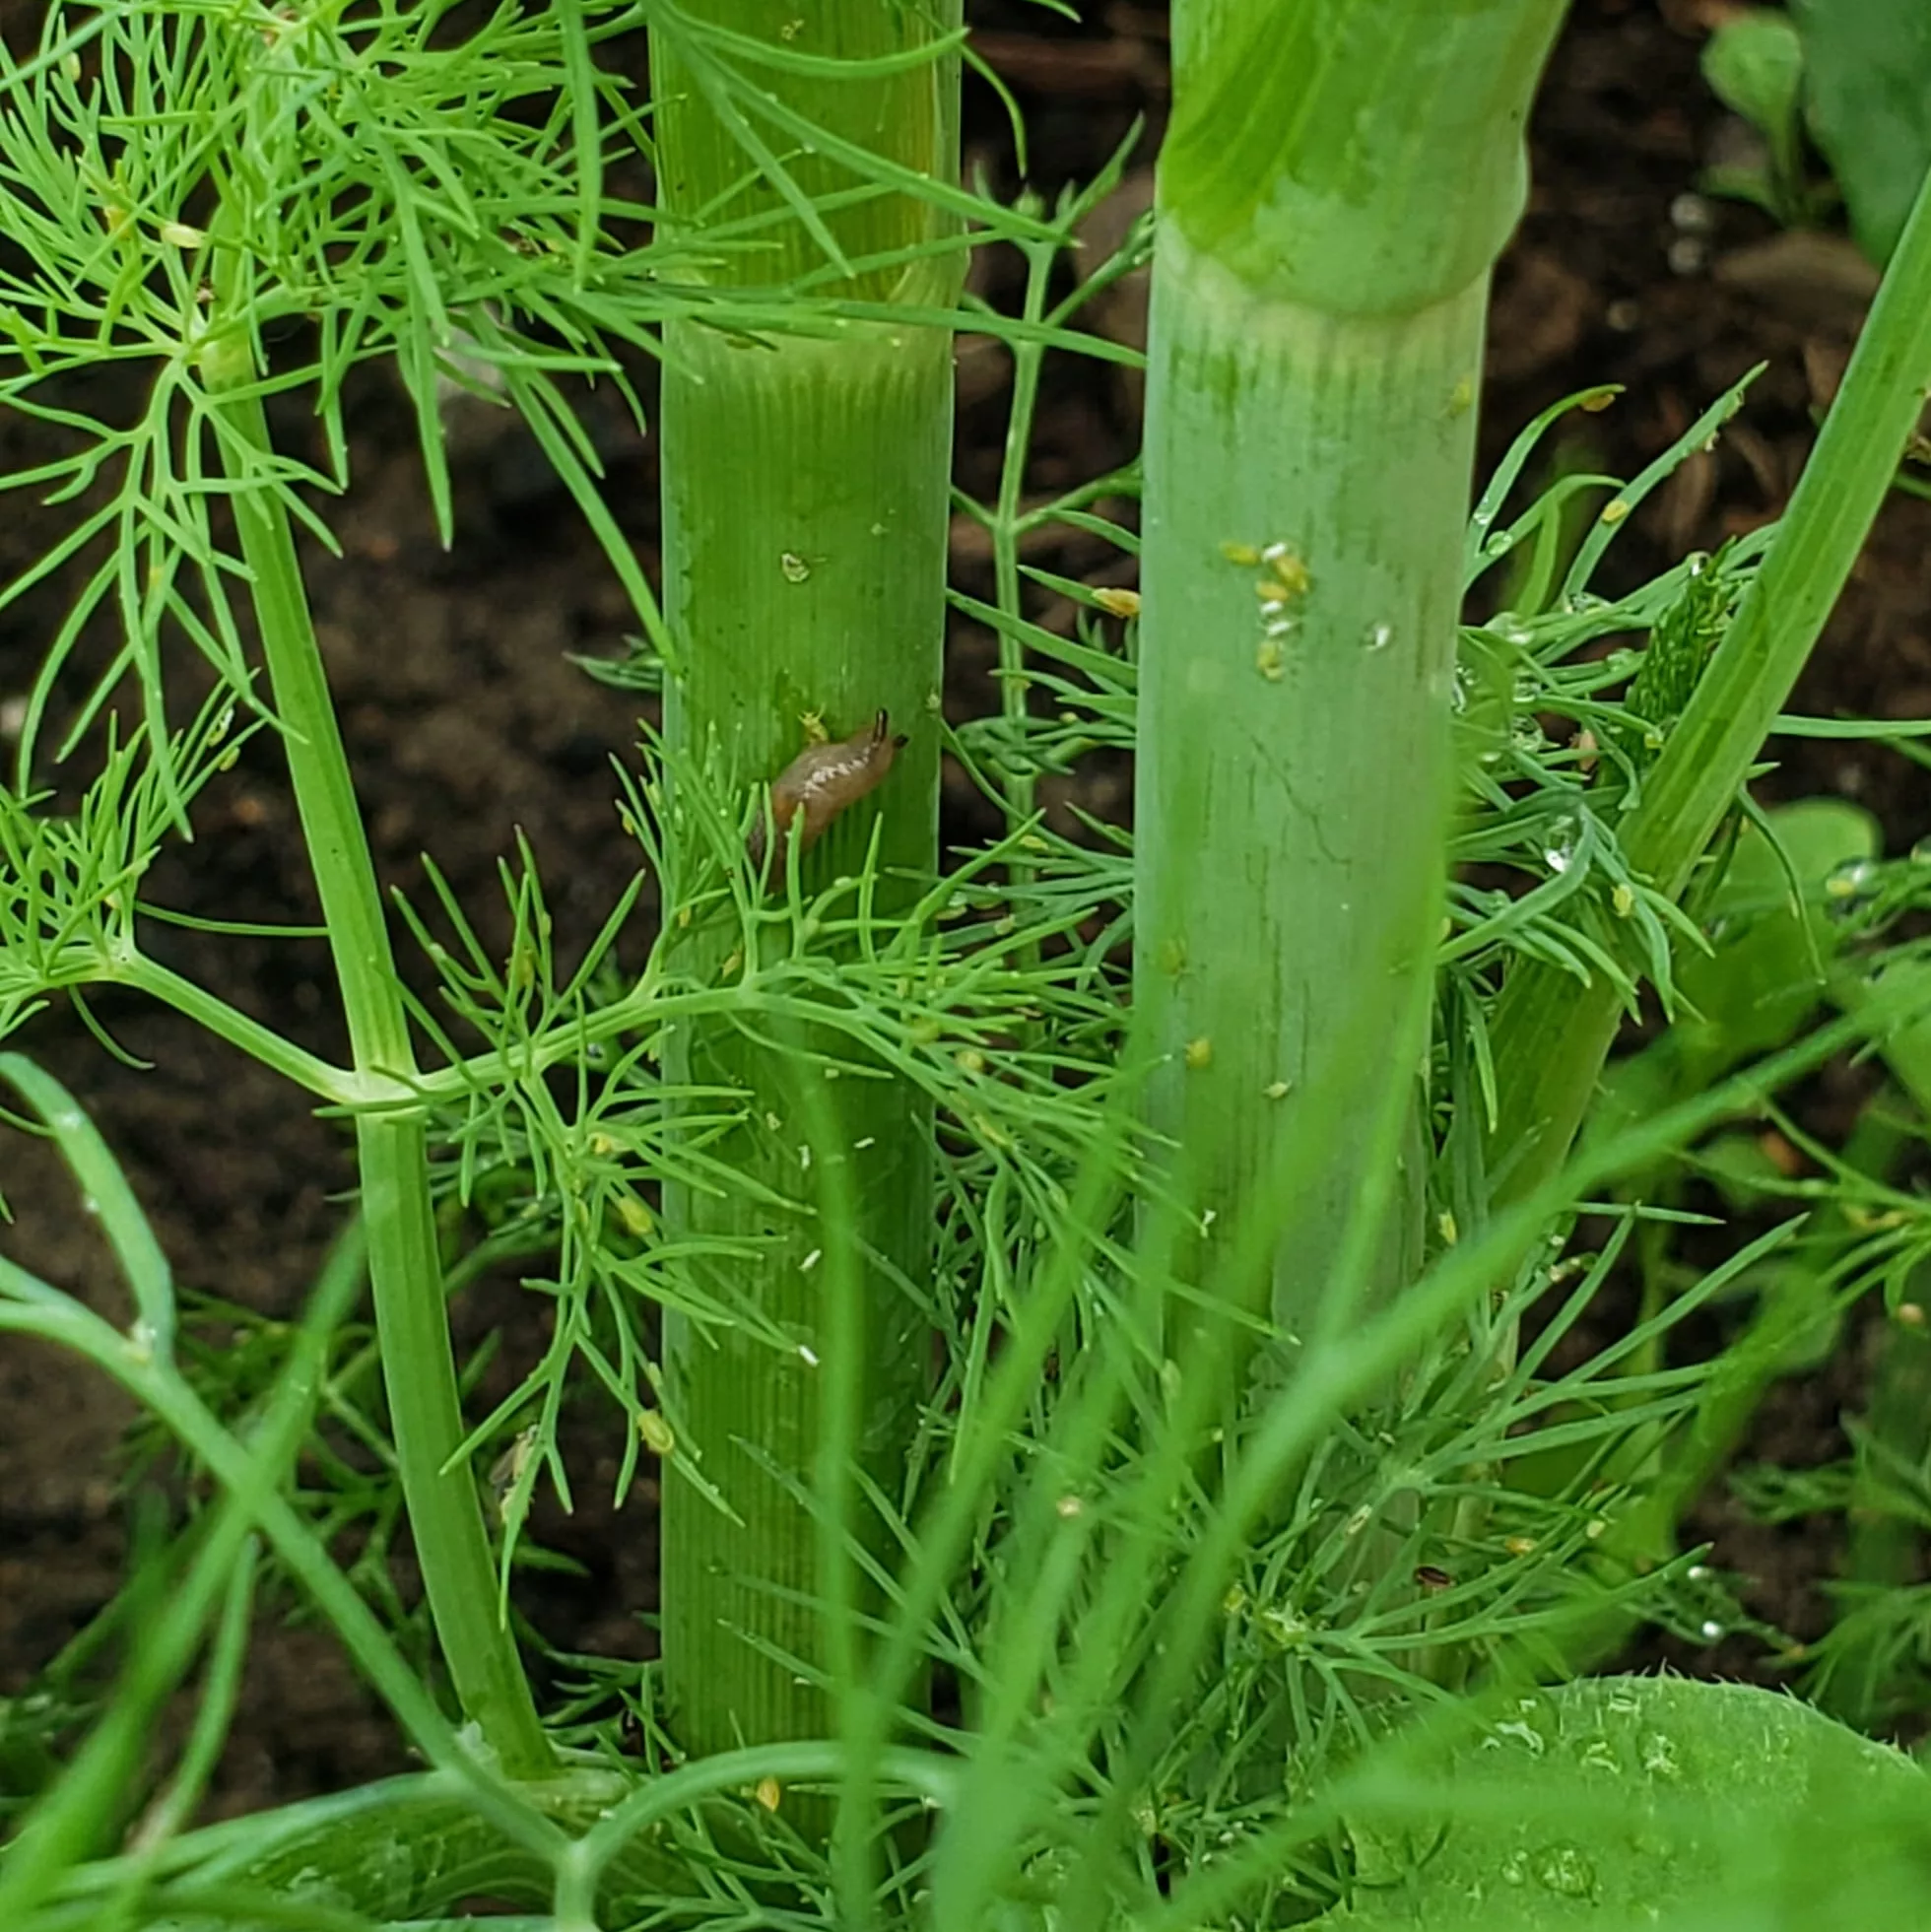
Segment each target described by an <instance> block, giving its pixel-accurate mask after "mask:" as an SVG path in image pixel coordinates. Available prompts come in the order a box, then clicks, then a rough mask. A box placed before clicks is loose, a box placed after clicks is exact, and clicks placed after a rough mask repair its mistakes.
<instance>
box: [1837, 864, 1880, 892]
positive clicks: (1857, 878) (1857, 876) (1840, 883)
mask: <svg viewBox="0 0 1931 1932" xmlns="http://www.w3.org/2000/svg"><path fill="white" fill-rule="evenodd" d="M1877 883H1878V869H1877V867H1876V866H1874V865H1873V864H1872V863H1871V861H1870V860H1869V859H1850V860H1848V861H1846V862H1845V863H1844V864H1842V865H1840V866H1838V867H1837V868H1836V870H1835V871H1834V872H1832V873H1831V876H1830V877H1829V878H1828V879H1826V880H1825V882H1824V891H1825V894H1826V895H1827V897H1829V898H1831V899H1840V900H1841V899H1860V898H1862V897H1863V896H1864V895H1865V894H1867V893H1870V892H1872V891H1874V890H1875V889H1876V886H1877Z"/></svg>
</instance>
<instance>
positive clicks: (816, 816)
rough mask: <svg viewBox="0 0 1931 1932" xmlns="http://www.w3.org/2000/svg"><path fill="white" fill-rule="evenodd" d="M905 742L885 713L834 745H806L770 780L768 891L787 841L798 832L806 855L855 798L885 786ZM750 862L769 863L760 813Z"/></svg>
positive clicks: (778, 871)
mask: <svg viewBox="0 0 1931 1932" xmlns="http://www.w3.org/2000/svg"><path fill="white" fill-rule="evenodd" d="M904 742H905V734H904V733H903V732H902V731H901V732H899V733H898V734H897V735H896V736H895V735H894V734H893V731H892V720H891V718H890V717H889V716H888V715H887V713H885V712H884V711H881V712H879V714H878V715H877V716H876V717H875V718H874V719H873V720H872V722H871V723H870V724H869V725H868V726H867V727H866V728H865V729H864V730H863V731H857V732H854V733H853V734H852V735H851V736H850V737H849V738H840V739H838V740H837V741H836V742H835V743H834V744H830V745H807V746H806V747H805V749H804V750H803V751H801V752H800V753H799V754H798V756H797V757H796V758H794V759H793V760H792V761H791V763H790V764H789V765H787V766H785V767H784V769H783V770H782V771H780V772H779V773H778V774H777V776H776V777H775V778H773V779H772V780H771V817H770V825H771V850H770V863H769V864H768V865H766V866H765V867H764V878H765V886H766V890H767V891H768V890H769V889H770V888H771V887H772V886H774V885H775V884H776V883H777V881H778V880H780V879H781V878H783V876H784V857H785V840H786V839H787V838H788V837H789V836H790V833H791V830H792V827H793V826H794V825H796V826H797V829H798V850H799V852H800V853H801V854H802V853H804V852H807V851H809V850H810V849H811V847H812V846H813V844H814V843H816V842H817V839H818V836H819V834H820V833H822V832H824V830H825V828H826V827H827V826H829V825H830V824H831V823H832V820H833V819H834V818H836V817H837V815H838V814H839V813H840V812H842V811H843V810H844V809H845V807H846V806H847V805H849V804H851V803H852V802H853V801H854V800H855V799H860V798H863V797H864V796H865V794H866V793H867V792H868V791H872V790H874V789H875V788H876V787H877V786H879V785H880V784H882V783H883V782H884V781H885V774H886V773H887V772H888V771H890V770H891V769H892V761H893V760H894V759H895V758H896V757H898V755H899V746H900V745H902V744H903V743H904ZM748 848H749V850H750V853H751V862H752V864H753V865H754V866H755V865H760V864H762V863H763V861H764V858H765V819H764V816H763V814H762V813H761V814H760V816H759V818H758V819H757V821H756V822H755V823H754V824H753V826H752V828H751V837H750V839H749V840H748Z"/></svg>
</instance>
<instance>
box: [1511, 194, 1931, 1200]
mask: <svg viewBox="0 0 1931 1932" xmlns="http://www.w3.org/2000/svg"><path fill="white" fill-rule="evenodd" d="M1927 394H1931V177H1928V178H1927V180H1926V182H1925V184H1924V185H1923V186H1922V187H1921V188H1920V189H1919V191H1918V197H1917V202H1916V205H1915V207H1914V209H1913V211H1912V214H1911V218H1910V221H1909V222H1908V223H1907V224H1906V226H1905V229H1904V233H1903V236H1902V238H1901V239H1900V240H1899V241H1898V250H1897V253H1896V254H1894V255H1893V256H1892V258H1891V266H1890V268H1889V270H1888V271H1887V272H1886V275H1885V278H1884V283H1883V286H1882V287H1881V288H1880V289H1879V291H1878V296H1877V300H1876V301H1875V302H1874V303H1873V304H1872V307H1871V313H1870V317H1869V319H1868V320H1867V321H1866V322H1865V324H1864V332H1863V334H1862V335H1861V336H1860V337H1859V338H1858V342H1857V348H1856V352H1855V353H1854V354H1853V355H1852V357H1851V360H1850V366H1849V368H1848V369H1847V370H1846V371H1845V373H1844V380H1843V386H1842V387H1841V388H1840V389H1839V390H1838V391H1837V395H1836V399H1835V400H1834V401H1833V402H1832V403H1831V413H1830V415H1829V416H1827V417H1826V418H1825V421H1824V428H1823V430H1822V432H1821V433H1819V436H1818V439H1817V447H1816V448H1815V449H1814V450H1813V451H1812V452H1811V458H1810V461H1809V462H1808V463H1806V464H1805V466H1804V473H1803V476H1802V477H1801V478H1800V479H1799V480H1798V484H1797V488H1796V491H1795V493H1794V494H1793V495H1792V497H1791V499H1790V506H1789V508H1788V509H1787V510H1786V511H1785V512H1784V516H1783V521H1782V525H1781V527H1780V529H1779V530H1778V533H1777V537H1776V541H1775V543H1774V544H1773V545H1772V546H1771V548H1770V551H1769V554H1768V556H1766V557H1765V560H1764V564H1763V566H1762V568H1761V569H1759V571H1758V573H1757V576H1756V578H1755V580H1754V581H1753V582H1752V584H1751V586H1750V589H1749V590H1748V591H1747V592H1746V593H1745V596H1744V601H1743V604H1742V607H1741V608H1740V609H1739V610H1738V612H1737V615H1736V620H1735V622H1734V623H1732V625H1731V626H1730V629H1729V631H1728V633H1726V634H1725V636H1724V638H1723V641H1722V643H1721V644H1719V645H1718V646H1717V649H1716V653H1715V655H1714V656H1713V657H1712V658H1711V659H1710V661H1709V664H1708V666H1707V668H1706V669H1705V671H1704V673H1703V675H1702V678H1701V680H1700V681H1699V682H1698V686H1697V689H1696V692H1695V694H1694V696H1693V697H1692V699H1691V700H1690V703H1689V706H1688V708H1687V709H1686V710H1685V712H1684V714H1683V716H1682V718H1681V720H1680V721H1679V722H1678V724H1677V726H1676V728H1675V730H1673V731H1672V732H1671V734H1670V738H1669V742H1668V744H1666V745H1665V746H1664V748H1663V751H1662V754H1661V756H1660V757H1659V758H1658V760H1657V762H1656V766H1655V768H1654V770H1652V771H1651V772H1650V774H1649V776H1648V777H1647V778H1646V779H1645V781H1644V785H1643V795H1642V802H1641V803H1640V804H1639V805H1638V806H1637V807H1636V809H1635V810H1634V811H1633V812H1632V813H1631V816H1630V819H1629V821H1628V822H1627V823H1626V824H1625V826H1624V827H1623V831H1622V837H1623V848H1624V850H1625V851H1626V852H1627V853H1628V855H1629V859H1630V864H1631V869H1632V870H1633V871H1636V872H1638V873H1642V874H1646V875H1647V876H1648V877H1649V878H1650V879H1652V880H1653V881H1654V882H1655V884H1656V885H1657V886H1658V887H1659V888H1660V889H1661V890H1662V891H1664V892H1666V893H1668V894H1670V895H1672V896H1673V897H1678V896H1681V894H1682V893H1683V891H1684V889H1685V887H1686V886H1688V884H1689V883H1690V879H1691V876H1692V874H1693V873H1694V871H1695V870H1696V867H1697V864H1698V860H1699V859H1700V858H1701V856H1702V854H1703V850H1704V848H1705V846H1707V844H1708V843H1709V840H1710V837H1711V835H1712V834H1713V833H1715V831H1716V829H1717V827H1718V825H1719V824H1720V823H1721V822H1722V819H1723V817H1724V815H1725V813H1727V812H1728V811H1729V810H1730V808H1731V806H1732V804H1733V803H1734V801H1735V799H1736V796H1737V793H1738V791H1739V789H1740V788H1741V786H1742V785H1743V783H1744V780H1745V778H1746V776H1747V774H1748V772H1749V770H1750V767H1751V766H1752V764H1754V763H1755V761H1756V760H1757V758H1758V757H1759V755H1760V754H1761V752H1762V749H1763V745H1764V741H1765V738H1766V737H1768V735H1769V734H1770V731H1771V729H1772V727H1773V725H1774V723H1775V720H1776V715H1777V713H1778V712H1779V711H1780V710H1781V709H1782V708H1783V705H1784V703H1785V701H1786V700H1788V698H1789V696H1790V692H1791V689H1792V687H1793V686H1794V685H1795V684H1796V682H1797V678H1798V674H1799V673H1800V672H1801V671H1802V670H1803V668H1804V663H1805V661H1806V659H1807V658H1808V657H1809V656H1810V652H1811V647H1812V646H1813V645H1814V644H1815V643H1816V641H1817V638H1818V634H1819V633H1820V632H1821V631H1822V630H1823V628H1824V622H1825V619H1826V618H1828V617H1829V616H1830V614H1831V607H1832V606H1833V605H1834V604H1835V603H1836V601H1837V594H1838V592H1839V591H1841V590H1842V588H1843V585H1844V580H1845V579H1846V578H1847V577H1848V576H1849V574H1850V569H1851V566H1852V565H1853V564H1854V563H1855V562H1856V561H1857V554H1858V552H1859V551H1860V550H1861V549H1862V548H1863V547H1864V539H1865V537H1866V536H1867V535H1868V534H1869V531H1870V527H1871V524H1872V521H1873V520H1874V519H1875V517H1876V515H1877V512H1878V507H1879V505H1880V504H1881V503H1882V502H1883V501H1884V498H1885V494H1886V492H1887V491H1888V490H1889V489H1890V487H1891V482H1892V479H1893V477H1894V476H1896V474H1897V470H1898V458H1899V457H1900V456H1901V455H1902V453H1903V449H1904V444H1905V441H1906V439H1907V438H1908V436H1909V435H1910V433H1911V431H1912V429H1913V427H1914V426H1915V424H1916V422H1917V417H1918V412H1919V411H1920V410H1921V409H1922V407H1923V404H1924V398H1925V396H1926V395H1927ZM1602 937H1603V938H1604V939H1605V940H1606V941H1608V942H1609V943H1611V944H1614V943H1615V940H1616V935H1615V934H1614V933H1611V932H1607V931H1605V932H1604V933H1603V935H1602ZM1620 1019H1621V1007H1620V1004H1619V1002H1618V999H1617V995H1616V990H1615V988H1614V987H1613V986H1611V985H1610V984H1609V983H1608V982H1607V981H1606V980H1605V979H1603V978H1601V977H1598V978H1596V979H1594V980H1592V981H1590V982H1588V983H1586V984H1585V983H1583V982H1582V981H1580V980H1577V979H1575V978H1574V977H1572V976H1571V975H1569V974H1566V973H1564V972H1562V971H1560V970H1558V969H1557V968H1555V967H1553V966H1546V965H1542V964H1539V963H1536V962H1532V961H1523V962H1521V963H1520V965H1519V966H1518V967H1517V969H1516V970H1514V971H1513V972H1511V973H1510V975H1509V979H1508V983H1507V985H1506V986H1505V987H1504V988H1503V989H1502V997H1501V1001H1500V1003H1499V1005H1498V1009H1497V1012H1496V1016H1495V1020H1494V1024H1493V1039H1494V1051H1495V1063H1496V1080H1497V1086H1498V1094H1499V1100H1500V1112H1499V1117H1498V1121H1497V1123H1496V1125H1495V1128H1494V1130H1493V1132H1492V1134H1491V1140H1490V1149H1491V1151H1490V1169H1491V1172H1492V1174H1494V1175H1495V1176H1496V1179H1497V1184H1498V1192H1499V1194H1500V1195H1501V1196H1502V1197H1503V1198H1506V1199H1509V1200H1519V1199H1521V1198H1522V1197H1523V1195H1524V1194H1526V1193H1527V1192H1529V1191H1530V1190H1531V1189H1533V1188H1534V1187H1535V1186H1536V1185H1537V1184H1538V1183H1539V1182H1540V1181H1541V1180H1542V1179H1544V1178H1545V1177H1546V1176H1547V1175H1549V1174H1552V1173H1554V1172H1555V1171H1556V1170H1557V1168H1559V1167H1560V1166H1562V1164H1563V1162H1564V1160H1565V1158H1566V1157H1567V1154H1568V1150H1569V1146H1570V1144H1571V1142H1572V1141H1573V1140H1574V1138H1575V1132H1576V1129H1577V1127H1578V1126H1579V1125H1580V1123H1581V1120H1582V1115H1583V1112H1584V1110H1585V1109H1586V1108H1587V1106H1588V1103H1589V1098H1590V1096H1591V1095H1592V1094H1593V1093H1594V1092H1595V1086H1596V1079H1597V1076H1598V1075H1599V1074H1600V1073H1601V1071H1602V1066H1603V1062H1604V1060H1605V1059H1607V1058H1608V1055H1609V1049H1610V1046H1611V1044H1612V1043H1613V1041H1614V1039H1615V1037H1616V1029H1617V1025H1618V1022H1619V1020H1620Z"/></svg>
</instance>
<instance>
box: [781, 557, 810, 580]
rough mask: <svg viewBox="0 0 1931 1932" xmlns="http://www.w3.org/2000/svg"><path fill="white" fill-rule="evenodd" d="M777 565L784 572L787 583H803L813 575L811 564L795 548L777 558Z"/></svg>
mask: <svg viewBox="0 0 1931 1932" xmlns="http://www.w3.org/2000/svg"><path fill="white" fill-rule="evenodd" d="M777 566H778V568H779V569H780V570H782V571H783V572H784V580H785V582H786V583H803V582H804V580H805V579H806V578H807V577H808V576H810V575H811V566H810V565H809V564H807V563H806V562H805V560H804V559H803V558H802V557H800V556H799V555H798V553H797V552H796V551H795V550H787V551H786V552H784V554H783V555H782V556H781V557H779V559H778V560H777Z"/></svg>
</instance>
